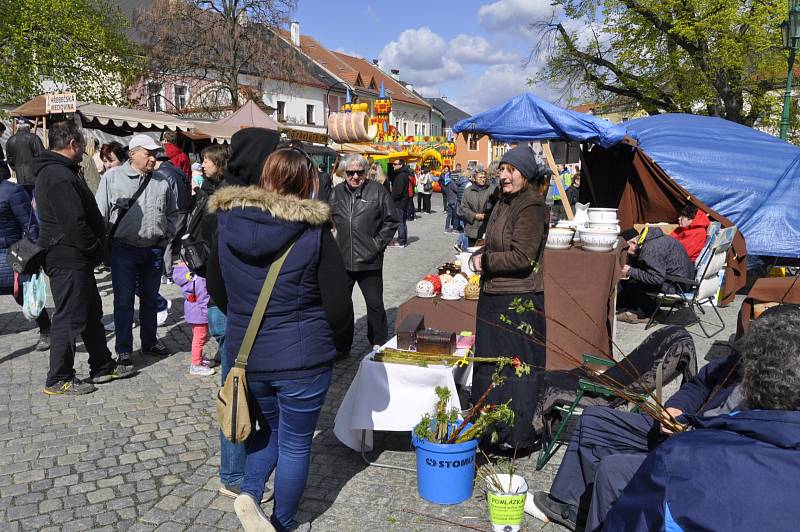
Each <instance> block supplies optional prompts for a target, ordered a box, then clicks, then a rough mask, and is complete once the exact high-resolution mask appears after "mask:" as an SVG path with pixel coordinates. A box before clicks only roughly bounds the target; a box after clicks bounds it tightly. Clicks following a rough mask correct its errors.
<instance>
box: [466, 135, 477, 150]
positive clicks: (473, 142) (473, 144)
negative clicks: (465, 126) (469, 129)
mask: <svg viewBox="0 0 800 532" xmlns="http://www.w3.org/2000/svg"><path fill="white" fill-rule="evenodd" d="M467 149H468V150H469V151H478V135H476V134H474V133H473V134H472V135H470V136H469V147H468V148H467Z"/></svg>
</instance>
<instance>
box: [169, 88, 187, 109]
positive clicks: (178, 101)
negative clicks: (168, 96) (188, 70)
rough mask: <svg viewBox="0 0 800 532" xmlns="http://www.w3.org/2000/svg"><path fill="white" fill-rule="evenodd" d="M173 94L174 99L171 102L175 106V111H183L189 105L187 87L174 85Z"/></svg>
mask: <svg viewBox="0 0 800 532" xmlns="http://www.w3.org/2000/svg"><path fill="white" fill-rule="evenodd" d="M173 92H174V93H175V97H174V98H173V100H172V102H173V104H174V105H175V109H177V110H178V111H180V110H181V109H185V108H186V106H187V105H189V87H187V86H186V85H175V86H174V87H173Z"/></svg>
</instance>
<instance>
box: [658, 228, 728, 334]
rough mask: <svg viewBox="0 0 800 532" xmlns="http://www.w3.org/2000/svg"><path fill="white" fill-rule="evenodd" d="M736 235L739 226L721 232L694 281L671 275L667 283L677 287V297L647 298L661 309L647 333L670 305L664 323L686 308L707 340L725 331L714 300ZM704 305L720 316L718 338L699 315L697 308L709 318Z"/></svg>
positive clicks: (674, 294) (699, 266) (703, 257)
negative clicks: (676, 310) (676, 312)
mask: <svg viewBox="0 0 800 532" xmlns="http://www.w3.org/2000/svg"><path fill="white" fill-rule="evenodd" d="M735 235H736V226H731V227H726V228H725V229H720V230H719V232H718V233H717V235H716V236H715V237H714V241H713V243H712V244H711V246H710V247H709V249H708V253H705V254H703V253H701V256H700V258H701V259H703V261H704V262H701V263H700V264H699V265H698V267H697V274H696V275H695V278H694V279H689V278H686V277H678V276H677V275H667V276H666V282H667V283H670V284H671V285H672V286H673V288H674V293H665V292H659V293H648V294H647V295H648V296H650V297H652V298H653V299H654V300H655V301H656V303H657V306H656V308H655V310H654V311H653V314H652V315H651V316H650V320H649V321H648V322H647V325H646V326H645V330H646V329H649V328H650V327H652V326H653V323H654V322H655V319H656V314H658V311H659V310H660V308H661V307H662V306H666V305H669V311H668V312H667V316H666V318H664V321H663V323H667V322H668V321H669V317H670V316H671V315H672V312H673V311H674V310H675V309H676V308H678V307H680V306H685V307H688V308H689V310H690V311H691V312H692V315H693V316H694V319H695V321H696V322H697V324H698V325H699V326H700V329H701V330H702V331H703V334H704V335H705V336H706V338H711V337H712V336H716V335H717V334H719V333H720V332H722V331H723V330H724V329H725V322H724V321H723V320H722V316H720V314H719V311H718V310H717V306H716V305H715V304H714V300H715V299H716V297H717V291H718V290H719V286H720V281H719V272H720V271H722V269H723V268H724V267H725V264H726V261H727V255H728V249H730V247H731V244H733V237H734V236H735ZM704 303H710V304H711V308H712V309H713V310H714V314H716V315H717V319H718V320H719V323H720V328H719V330H717V331H716V332H714V334H708V331H706V328H705V327H704V326H703V321H702V320H701V319H700V316H698V315H697V312H696V311H695V308H697V309H698V310H700V313H701V314H705V313H706V311H705V310H704V309H703V306H702V305H703V304H704Z"/></svg>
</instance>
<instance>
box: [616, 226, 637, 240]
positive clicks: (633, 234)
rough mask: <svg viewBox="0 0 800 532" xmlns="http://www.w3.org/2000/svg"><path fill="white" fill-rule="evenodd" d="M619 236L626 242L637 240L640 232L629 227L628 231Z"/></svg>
mask: <svg viewBox="0 0 800 532" xmlns="http://www.w3.org/2000/svg"><path fill="white" fill-rule="evenodd" d="M619 236H621V237H622V238H624V239H625V240H630V239H631V238H636V237H637V236H639V231H637V230H636V229H634V228H633V227H629V228H628V229H625V230H623V231H622V232H621V233H620V234H619Z"/></svg>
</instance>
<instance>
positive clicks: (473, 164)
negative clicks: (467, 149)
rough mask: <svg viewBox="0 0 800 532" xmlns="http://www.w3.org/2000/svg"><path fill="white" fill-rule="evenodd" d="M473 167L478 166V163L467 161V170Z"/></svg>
mask: <svg viewBox="0 0 800 532" xmlns="http://www.w3.org/2000/svg"><path fill="white" fill-rule="evenodd" d="M470 166H472V167H473V168H474V167H476V166H478V161H467V168H469V167H470Z"/></svg>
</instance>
